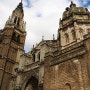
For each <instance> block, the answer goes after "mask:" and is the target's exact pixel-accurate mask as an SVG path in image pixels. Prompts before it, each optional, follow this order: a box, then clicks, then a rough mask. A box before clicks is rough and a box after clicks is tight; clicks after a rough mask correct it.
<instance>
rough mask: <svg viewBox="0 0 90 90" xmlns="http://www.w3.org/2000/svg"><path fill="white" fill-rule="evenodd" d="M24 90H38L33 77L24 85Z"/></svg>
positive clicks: (36, 81) (35, 79) (36, 82)
mask: <svg viewBox="0 0 90 90" xmlns="http://www.w3.org/2000/svg"><path fill="white" fill-rule="evenodd" d="M25 90H38V80H37V78H35V77H31V78H30V79H29V80H28V82H27V83H26V87H25Z"/></svg>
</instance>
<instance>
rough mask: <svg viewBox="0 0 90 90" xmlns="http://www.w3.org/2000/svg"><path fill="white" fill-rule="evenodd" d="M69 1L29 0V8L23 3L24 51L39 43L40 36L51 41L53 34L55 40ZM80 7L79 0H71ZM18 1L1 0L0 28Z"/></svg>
mask: <svg viewBox="0 0 90 90" xmlns="http://www.w3.org/2000/svg"><path fill="white" fill-rule="evenodd" d="M70 1H71V0H31V1H30V4H31V7H30V8H28V7H25V6H26V5H27V3H26V0H24V1H23V3H24V13H25V18H24V19H25V21H26V23H27V24H26V25H27V27H26V31H27V37H26V43H25V50H26V51H29V50H30V49H31V48H32V46H33V44H34V45H35V44H36V43H39V42H40V41H41V40H42V36H44V38H45V39H52V37H53V34H55V37H56V38H57V30H58V27H59V19H60V18H61V17H62V14H63V11H64V10H65V8H66V7H68V6H69V4H70ZM73 1H74V2H75V3H76V4H77V5H80V2H79V0H73ZM18 3H19V1H18V0H11V1H10V0H2V1H0V6H1V8H0V28H3V26H4V24H5V22H6V20H7V19H8V17H9V15H11V13H12V11H13V10H14V9H15V8H16V6H17V5H18Z"/></svg>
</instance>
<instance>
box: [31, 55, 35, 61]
mask: <svg viewBox="0 0 90 90" xmlns="http://www.w3.org/2000/svg"><path fill="white" fill-rule="evenodd" d="M32 56H33V61H34V62H35V54H33V55H32Z"/></svg>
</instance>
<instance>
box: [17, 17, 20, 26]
mask: <svg viewBox="0 0 90 90" xmlns="http://www.w3.org/2000/svg"><path fill="white" fill-rule="evenodd" d="M19 23H20V18H18V21H17V26H18V27H19Z"/></svg>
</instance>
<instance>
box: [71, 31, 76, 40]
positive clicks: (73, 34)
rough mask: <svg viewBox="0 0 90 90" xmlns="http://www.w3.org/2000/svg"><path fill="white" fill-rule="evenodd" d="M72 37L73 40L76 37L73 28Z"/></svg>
mask: <svg viewBox="0 0 90 90" xmlns="http://www.w3.org/2000/svg"><path fill="white" fill-rule="evenodd" d="M72 38H73V40H75V39H76V33H75V31H74V30H72Z"/></svg>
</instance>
